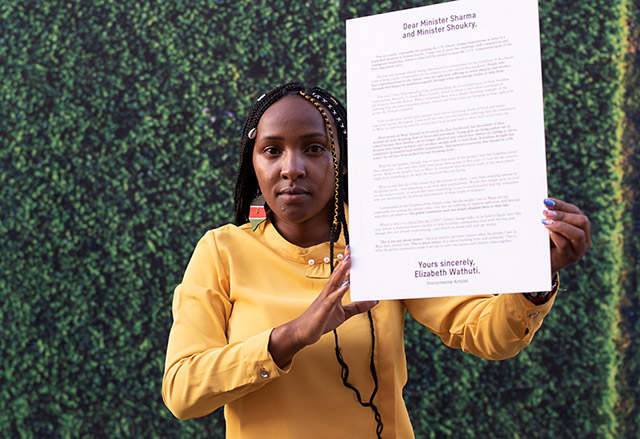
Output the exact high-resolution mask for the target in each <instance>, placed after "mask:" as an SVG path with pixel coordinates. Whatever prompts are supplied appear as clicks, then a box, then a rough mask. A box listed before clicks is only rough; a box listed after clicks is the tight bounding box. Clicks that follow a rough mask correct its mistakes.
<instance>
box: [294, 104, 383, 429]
mask: <svg viewBox="0 0 640 439" xmlns="http://www.w3.org/2000/svg"><path fill="white" fill-rule="evenodd" d="M300 95H301V96H303V97H304V98H305V99H306V100H308V101H309V102H311V103H312V104H313V105H314V106H315V107H316V108H317V109H318V111H319V112H320V114H321V115H322V118H323V119H324V122H325V124H326V126H327V132H328V133H329V139H330V141H331V156H332V158H333V169H334V178H335V191H334V210H333V222H332V224H331V234H330V238H329V253H330V261H331V271H332V272H333V243H334V242H335V241H336V240H337V237H336V236H335V234H336V232H337V233H338V234H339V233H340V232H339V228H340V222H341V220H342V221H344V224H345V227H344V230H345V242H346V243H347V244H348V237H347V236H348V231H347V229H348V228H347V226H346V218H345V214H344V202H343V198H342V196H341V193H342V192H341V190H340V188H341V185H340V184H341V182H343V181H344V176H343V175H342V172H340V171H341V170H342V169H343V167H342V166H341V165H342V163H343V157H344V156H345V155H346V154H341V155H340V161H338V159H337V157H336V147H335V139H334V134H333V128H332V127H331V121H330V120H329V116H328V115H327V112H326V111H325V110H324V108H323V107H322V105H320V104H319V103H318V100H323V102H324V103H325V104H326V105H327V108H328V109H329V111H331V112H332V113H333V114H334V117H335V116H337V110H333V105H331V103H328V104H327V103H326V101H327V100H326V99H324V98H322V96H321V95H320V94H319V93H312V96H309V95H307V94H306V93H304V92H302V91H301V92H300ZM334 102H335V103H336V106H337V102H336V101H335V100H334ZM332 110H333V111H332ZM342 127H343V128H344V130H343V134H345V140H346V131H347V130H346V126H345V124H344V123H342ZM345 143H346V142H345ZM338 236H339V235H338ZM367 317H368V319H369V328H370V331H371V358H370V361H369V370H370V372H371V377H372V378H373V382H374V388H373V392H371V396H370V397H369V400H368V401H363V400H362V395H361V394H360V391H359V390H358V389H357V388H356V386H354V385H353V384H352V383H351V382H349V366H348V365H347V362H346V361H345V360H344V357H343V356H342V352H341V351H340V344H339V340H338V331H337V330H336V329H334V330H333V338H334V341H335V351H336V359H337V360H338V363H339V364H340V367H341V368H342V369H341V373H340V375H341V377H342V383H343V384H344V386H346V387H348V388H349V389H351V390H353V392H354V393H355V395H356V399H357V400H358V403H359V404H360V405H361V406H363V407H369V408H371V410H372V411H373V414H374V418H375V420H376V435H377V437H378V438H382V430H383V428H384V424H383V423H382V416H381V415H380V410H379V409H378V407H377V406H376V405H375V404H374V402H373V398H374V397H375V396H376V393H378V373H377V371H376V365H375V347H376V336H375V330H374V325H373V316H372V314H371V310H369V311H367Z"/></svg>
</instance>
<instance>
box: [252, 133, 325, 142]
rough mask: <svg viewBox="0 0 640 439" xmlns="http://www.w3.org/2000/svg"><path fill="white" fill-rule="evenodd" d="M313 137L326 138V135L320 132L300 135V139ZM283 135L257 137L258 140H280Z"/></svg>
mask: <svg viewBox="0 0 640 439" xmlns="http://www.w3.org/2000/svg"><path fill="white" fill-rule="evenodd" d="M314 137H322V138H324V139H327V138H328V137H327V135H326V134H325V133H321V132H317V133H308V134H303V135H302V136H300V138H301V139H310V138H314ZM283 138H284V137H283V136H260V137H258V139H259V140H263V139H264V140H282V139H283Z"/></svg>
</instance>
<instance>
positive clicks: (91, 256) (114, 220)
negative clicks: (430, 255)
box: [0, 0, 640, 439]
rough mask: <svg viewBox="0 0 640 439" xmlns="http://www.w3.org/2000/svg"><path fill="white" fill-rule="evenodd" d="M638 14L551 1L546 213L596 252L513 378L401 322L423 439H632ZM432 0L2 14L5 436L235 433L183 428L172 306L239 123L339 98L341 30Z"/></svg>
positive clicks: (412, 404)
mask: <svg viewBox="0 0 640 439" xmlns="http://www.w3.org/2000/svg"><path fill="white" fill-rule="evenodd" d="M628 2H629V0H614V1H603V0H585V1H581V2H566V1H561V0H554V1H545V2H541V5H540V24H541V31H542V58H543V72H544V91H545V112H546V129H547V132H546V134H547V147H548V163H549V187H550V195H552V196H556V197H560V198H564V199H566V200H568V201H571V202H574V203H575V204H578V205H579V206H580V207H581V208H582V209H583V210H584V211H585V212H586V213H588V214H589V216H590V217H591V220H592V223H593V235H594V248H593V249H592V251H591V252H590V253H589V255H588V256H587V257H586V258H585V260H584V261H583V262H582V263H580V264H579V265H578V266H576V267H573V268H570V269H568V270H564V272H563V275H562V281H561V282H562V292H561V293H560V297H559V298H558V300H557V305H556V306H555V307H554V309H553V311H552V312H551V314H550V316H549V317H548V318H547V320H546V322H545V327H544V328H543V330H542V331H541V332H540V333H539V335H538V336H537V338H536V339H535V340H534V342H533V344H532V346H530V347H529V348H528V349H527V350H525V351H524V352H523V353H522V354H521V355H520V356H518V357H517V358H515V359H512V360H507V361H502V362H487V361H484V360H480V359H477V358H474V357H471V356H469V355H466V354H463V353H461V352H459V351H454V350H450V349H447V348H445V347H444V346H443V345H442V344H441V343H440V342H439V341H438V340H437V339H436V337H435V336H433V335H432V334H430V333H428V331H426V330H424V329H423V328H421V327H419V326H418V325H416V324H415V322H411V321H410V322H409V323H408V326H407V333H406V342H407V355H408V360H409V372H410V380H409V383H408V385H407V387H406V391H405V395H406V400H407V403H408V407H409V411H410V414H411V417H412V421H413V424H414V427H415V430H416V435H417V437H425V438H449V437H453V438H486V437H493V438H510V439H512V438H548V437H558V438H564V437H580V438H616V437H620V436H618V434H620V433H621V432H626V434H628V436H627V437H637V434H638V430H637V427H634V426H633V424H634V423H635V422H637V420H638V409H637V408H636V407H635V398H634V397H635V396H637V393H634V391H633V390H629V387H630V386H629V385H628V381H625V380H629V379H631V378H630V377H637V376H638V375H639V370H638V363H639V358H640V357H639V354H638V350H637V349H633V348H632V342H628V343H623V342H621V340H623V341H624V340H625V337H626V339H627V340H628V339H629V338H630V337H631V336H633V335H634V334H635V335H637V334H638V332H639V330H638V328H637V322H638V319H637V318H635V320H634V318H633V312H635V311H634V304H635V305H637V303H638V290H637V283H635V284H634V283H633V282H632V279H635V278H634V277H633V275H634V273H635V272H636V271H637V268H634V267H631V268H630V267H626V266H624V265H623V262H622V261H623V258H622V252H623V249H624V248H632V249H636V253H634V254H636V255H637V248H638V247H637V241H634V242H635V244H633V245H631V247H628V246H627V247H625V244H628V241H625V237H628V236H629V233H625V230H623V227H622V224H623V223H622V221H621V220H622V219H623V218H626V221H627V223H629V224H630V223H633V222H634V221H636V220H637V212H636V213H634V212H635V211H632V209H631V207H632V204H633V203H634V202H635V201H634V200H637V195H633V194H637V192H633V191H632V190H630V189H629V187H632V186H634V185H636V187H637V183H636V180H634V179H633V178H627V180H625V181H624V182H623V180H622V172H623V171H626V172H627V175H630V176H632V175H637V174H634V172H636V169H637V166H638V163H637V160H636V161H627V163H626V164H625V166H626V168H624V167H623V165H622V163H621V154H622V152H623V147H622V140H621V139H622V128H621V127H622V120H623V114H622V109H623V97H624V96H623V92H624V90H623V88H622V84H623V82H622V75H623V71H624V67H625V53H626V51H627V46H628V44H627V40H626V38H627V34H628V31H627V30H628V28H629V23H633V22H634V21H633V20H629V21H627V19H628V18H629V16H630V15H629V14H630V11H631V8H630V7H629V5H628V4H627V3H628ZM426 3H428V2H418V1H408V0H405V1H371V0H367V1H365V0H351V1H340V0H335V1H320V0H317V1H306V2H295V1H294V2H291V1H285V0H273V1H266V0H258V1H221V0H217V1H214V0H209V1H204V0H193V1H188V2H187V1H174V2H150V1H123V2H112V1H104V0H94V1H91V2H84V1H83V2H68V1H39V2H36V1H28V0H4V1H3V2H2V3H0V79H1V80H0V98H1V101H0V102H1V104H0V321H1V322H2V329H1V331H2V332H1V336H0V358H1V362H2V368H1V369H0V437H7V438H9V437H10V438H21V439H27V438H29V439H31V438H33V439H36V438H37V439H39V438H103V437H104V438H179V437H189V438H211V437H222V436H223V434H224V433H223V432H224V425H223V419H222V416H221V411H217V412H216V413H214V414H212V415H210V416H207V417H205V418H201V419H197V420H189V421H178V420H176V419H174V418H173V416H172V415H171V414H170V413H169V411H168V410H167V409H166V408H165V407H164V405H163V403H162V400H161V391H160V385H161V378H162V372H163V363H164V351H165V347H166V340H167V335H168V331H169V328H170V325H171V313H170V307H171V298H172V292H173V288H174V287H175V285H176V284H177V283H178V282H179V281H180V278H181V276H182V272H183V270H184V268H185V266H186V263H187V261H188V258H189V255H190V253H191V251H192V250H193V247H194V245H195V243H196V242H197V240H198V238H199V237H200V236H201V235H202V234H203V233H204V232H205V231H206V230H207V229H209V228H212V227H216V226H218V225H221V224H224V223H226V222H228V221H229V220H230V219H231V217H232V210H233V208H232V200H231V191H232V187H233V184H234V173H235V168H236V163H237V147H238V138H239V136H240V133H241V129H242V125H243V123H244V117H245V115H246V114H247V112H248V109H249V108H250V106H251V104H252V102H253V101H254V100H255V99H256V98H257V97H258V96H260V95H261V94H262V93H263V91H265V90H267V89H268V88H270V87H272V86H274V85H277V84H279V83H281V82H284V81H290V80H302V81H303V82H306V83H310V84H315V83H317V84H319V85H322V86H324V87H326V88H328V89H330V90H333V91H334V92H335V93H336V94H337V95H338V96H341V97H343V98H344V95H345V59H344V56H345V55H344V20H345V19H347V18H351V17H356V16H363V15H370V14H375V13H381V12H387V11H392V10H397V9H402V8H407V7H413V6H419V5H422V4H426ZM635 23H637V20H636V21H635ZM636 47H637V46H636ZM632 59H633V58H632ZM631 64H632V62H630V61H629V58H627V64H626V65H627V66H629V65H631ZM636 68H637V67H636ZM636 83H637V81H636ZM634 108H635V111H636V113H635V114H636V117H637V107H634ZM625 182H626V183H625ZM623 183H625V184H626V186H623ZM625 188H626V189H625ZM623 189H625V190H627V192H625V193H626V194H627V195H626V196H625V197H623ZM634 196H635V198H634ZM542 208H543V206H542V205H541V210H542ZM634 215H635V216H634ZM634 246H635V247H634ZM636 260H637V259H636ZM623 274H625V276H626V278H625V279H628V281H627V283H626V284H625V283H621V276H622V275H623ZM629 279H631V280H629ZM625 285H627V286H629V288H627V289H625V288H624V286H625ZM622 302H624V304H625V306H626V308H624V310H625V312H626V314H625V315H627V316H629V313H632V314H631V317H630V318H625V319H624V322H625V325H627V326H625V327H624V330H623V331H622V332H623V334H621V331H620V329H619V326H618V325H619V323H620V319H621V318H620V309H623V308H621V307H620V306H621V303H622ZM634 322H635V323H634ZM634 324H635V326H634ZM629 334H631V335H629ZM621 371H624V374H622V373H621ZM624 386H626V387H624ZM623 387H624V390H623V391H621V389H622V388H623ZM636 389H637V388H636ZM634 435H636V436H634Z"/></svg>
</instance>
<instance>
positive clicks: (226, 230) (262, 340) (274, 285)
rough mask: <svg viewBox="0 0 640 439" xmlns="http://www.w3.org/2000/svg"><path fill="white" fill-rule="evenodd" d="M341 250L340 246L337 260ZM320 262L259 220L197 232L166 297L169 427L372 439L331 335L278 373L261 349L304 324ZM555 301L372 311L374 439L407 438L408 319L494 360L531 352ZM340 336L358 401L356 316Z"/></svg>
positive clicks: (461, 301)
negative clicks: (177, 423) (211, 420)
mask: <svg viewBox="0 0 640 439" xmlns="http://www.w3.org/2000/svg"><path fill="white" fill-rule="evenodd" d="M344 248H345V247H344V239H341V240H340V241H339V242H338V243H337V244H336V245H335V256H336V262H338V258H341V257H342V253H343V252H344ZM328 256H329V244H328V243H323V244H319V245H316V246H313V247H310V248H300V247H297V246H295V245H293V244H291V243H289V242H288V241H286V240H285V239H284V238H283V237H282V236H280V234H279V233H278V232H277V230H276V229H275V228H274V227H273V225H272V224H271V223H270V221H269V220H267V221H265V222H264V223H262V224H261V225H260V226H259V227H258V229H257V230H256V231H255V232H252V231H251V227H250V226H249V225H248V224H245V225H244V226H241V227H236V226H233V225H227V226H224V227H220V228H218V229H216V230H212V231H209V232H207V233H206V234H205V236H204V237H203V238H202V239H201V240H200V242H199V243H198V245H197V247H196V249H195V251H194V253H193V256H192V258H191V260H190V262H189V265H188V267H187V269H186V272H185V275H184V279H183V280H182V283H181V284H180V285H179V286H178V287H177V288H176V290H175V295H174V299H173V319H174V322H173V326H172V328H171V333H170V335H169V342H168V347H167V357H166V363H165V372H164V378H163V382H162V396H163V399H164V401H165V403H166V405H167V407H169V409H170V410H171V412H172V413H173V414H174V415H175V416H176V417H178V418H193V417H199V416H204V415H207V414H209V413H211V412H212V411H214V410H215V409H216V408H218V407H220V406H222V405H225V418H226V424H227V437H228V438H234V439H235V438H260V439H263V438H282V439H287V438H322V439H325V438H349V439H357V438H371V437H375V429H376V423H375V420H374V417H373V412H372V411H371V409H369V408H364V407H362V406H360V405H359V404H358V403H357V401H356V399H355V396H354V394H353V391H352V390H350V389H348V388H346V387H345V386H344V385H343V384H342V380H341V378H340V366H339V364H338V362H337V361H336V358H335V350H334V340H333V334H332V333H328V334H325V335H324V336H323V337H322V338H321V339H320V340H319V341H318V342H317V343H316V344H314V345H312V346H308V347H306V348H304V349H303V350H301V351H300V352H298V353H297V354H296V355H295V357H294V359H293V361H292V362H291V363H290V364H289V365H288V366H287V367H286V369H284V370H283V369H280V368H279V367H278V366H277V365H276V364H275V363H274V362H273V359H272V358H271V355H270V354H269V352H268V350H267V345H268V342H269V335H270V333H271V330H272V329H273V328H274V327H276V326H278V325H281V324H283V323H285V322H288V321H290V320H293V319H295V318H296V317H298V316H299V315H300V314H302V312H303V311H304V310H305V309H306V308H307V307H308V306H309V305H310V304H311V302H312V301H313V300H314V299H315V298H316V296H317V295H318V294H319V292H320V291H321V290H322V288H323V287H324V285H325V283H326V281H327V278H328V277H329V274H330V269H329V263H328V262H329V259H328ZM355 257H357V255H356V256H355ZM379 275H382V274H379ZM496 282H498V280H496ZM554 299H555V294H554V295H553V297H552V298H551V300H549V301H548V302H547V303H545V304H543V305H539V306H536V305H534V304H532V303H531V302H529V301H528V300H527V299H526V298H525V297H524V296H523V295H522V294H503V295H499V296H490V295H489V296H465V297H443V298H430V299H412V300H393V301H381V302H380V303H379V304H378V305H377V306H376V307H375V308H373V310H372V313H373V319H374V325H375V336H376V345H375V363H376V367H377V372H378V381H379V390H378V394H377V395H376V397H375V400H374V402H375V403H376V405H377V406H378V407H379V409H380V413H381V415H382V421H383V422H384V431H383V432H382V437H384V438H396V437H397V438H412V437H414V436H413V431H412V427H411V423H410V421H409V416H408V413H407V409H406V407H405V404H404V400H403V398H402V388H403V386H404V385H405V383H406V380H407V368H406V360H405V352H404V334H403V330H404V321H405V314H406V311H407V310H408V311H409V312H410V313H411V315H412V316H413V318H415V319H416V320H417V321H419V322H420V323H422V324H423V325H424V326H426V327H427V328H428V329H429V330H431V331H432V332H434V333H435V334H436V335H438V336H439V337H440V338H441V339H442V341H443V342H444V343H445V344H446V345H447V346H450V347H454V348H461V349H462V350H463V351H465V352H471V353H473V354H475V355H478V356H480V357H483V358H487V359H491V360H500V359H504V358H509V357H512V356H514V355H516V354H517V353H518V352H519V351H520V350H521V349H522V348H524V347H525V346H527V345H528V344H529V343H530V342H531V338H532V336H533V334H534V333H535V332H536V331H537V330H538V328H539V327H540V325H541V324H542V320H543V318H544V317H545V316H546V315H547V313H548V312H549V310H550V308H551V306H552V303H553V300H554ZM344 300H345V301H348V300H349V297H348V295H347V296H346V297H345V299H344ZM338 335H339V339H340V347H341V349H342V354H343V356H344V359H345V360H346V362H347V364H348V365H349V368H350V381H351V382H352V383H353V384H355V385H356V387H357V388H358V389H359V390H360V393H361V394H362V395H363V397H364V398H365V399H366V400H368V397H369V395H370V394H371V391H372V390H373V380H372V378H371V374H370V371H369V359H370V347H371V334H370V331H369V322H368V319H367V316H366V314H361V315H357V316H355V317H353V318H351V319H350V320H348V321H347V322H345V323H344V324H343V325H342V326H340V327H339V328H338Z"/></svg>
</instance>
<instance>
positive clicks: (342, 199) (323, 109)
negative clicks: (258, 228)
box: [234, 82, 384, 439]
mask: <svg viewBox="0 0 640 439" xmlns="http://www.w3.org/2000/svg"><path fill="white" fill-rule="evenodd" d="M291 94H300V95H301V96H302V97H304V98H305V99H306V100H307V101H309V102H310V103H312V104H313V105H314V106H315V107H316V109H318V111H319V112H320V114H321V115H322V118H323V119H324V121H325V124H326V126H327V131H328V133H329V139H330V142H331V155H332V159H333V170H334V178H335V191H334V208H333V219H332V222H331V230H330V233H329V260H330V267H331V272H333V269H334V264H333V259H334V243H335V242H336V241H337V240H338V239H339V237H340V233H341V232H342V231H344V236H345V242H346V244H347V245H348V244H349V229H348V225H347V217H346V213H345V209H344V205H345V203H346V202H347V197H348V185H347V179H346V178H345V176H344V174H343V172H342V170H343V169H345V167H346V166H347V112H346V110H345V108H344V107H343V106H342V104H340V102H338V100H336V99H335V98H334V97H333V96H331V95H330V94H329V93H327V92H326V91H325V90H323V89H321V88H319V87H313V88H311V89H306V88H305V87H304V86H303V85H302V84H301V83H299V82H291V83H288V84H284V85H281V86H279V87H276V88H274V89H272V90H270V91H269V92H267V93H265V94H263V95H262V96H260V98H258V100H257V102H256V103H255V104H254V106H253V108H252V109H251V111H250V113H249V117H248V118H247V121H246V123H245V125H244V129H243V131H242V139H241V141H240V162H239V165H238V173H237V176H236V185H235V192H234V201H235V220H234V224H235V225H237V226H240V225H242V224H244V223H246V222H247V221H248V217H249V208H250V204H251V201H252V200H253V199H254V198H255V197H256V195H257V194H258V193H259V190H260V189H259V186H258V179H257V178H256V174H255V170H254V169H253V148H254V145H255V141H254V139H253V138H249V133H250V132H251V131H252V130H253V129H255V128H256V127H257V126H258V122H259V121H260V118H261V117H262V115H263V114H264V112H265V111H267V109H268V108H269V107H270V106H271V105H273V104H274V103H275V102H277V101H278V100H280V99H281V98H283V97H284V96H287V95H291ZM329 112H330V113H331V115H332V117H333V121H334V123H335V127H336V131H337V133H336V132H334V131H333V127H332V125H331V121H330V119H329V115H328V113H329ZM336 134H337V144H338V145H340V158H339V159H338V158H337V154H336V137H335V135H336ZM252 137H253V136H252ZM367 317H368V320H369V328H370V332H371V358H370V361H369V370H370V372H371V377H372V378H373V382H374V388H373V391H372V392H371V396H370V397H369V400H368V401H364V400H363V399H362V395H361V394H360V391H359V390H358V389H357V388H356V387H355V386H354V385H353V384H352V383H351V382H349V366H348V365H347V363H346V362H345V360H344V358H343V356H342V352H341V349H340V345H339V342H338V332H337V331H336V330H335V329H334V330H333V336H334V340H335V354H336V359H337V360H338V363H339V364H340V367H341V372H340V375H341V378H342V383H343V384H344V386H345V387H347V388H349V389H351V390H353V392H354V393H355V396H356V399H357V400H358V403H359V404H360V405H361V406H363V407H368V408H370V409H371V410H372V411H373V414H374V418H375V420H376V435H377V437H378V439H380V438H381V437H382V436H381V434H382V430H383V428H384V424H383V423H382V416H381V415H380V411H379V409H378V407H377V406H376V405H375V404H374V403H373V399H374V397H375V396H376V394H377V393H378V373H377V371H376V365H375V361H374V358H375V344H376V339H375V330H374V325H373V316H372V314H371V311H367Z"/></svg>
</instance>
